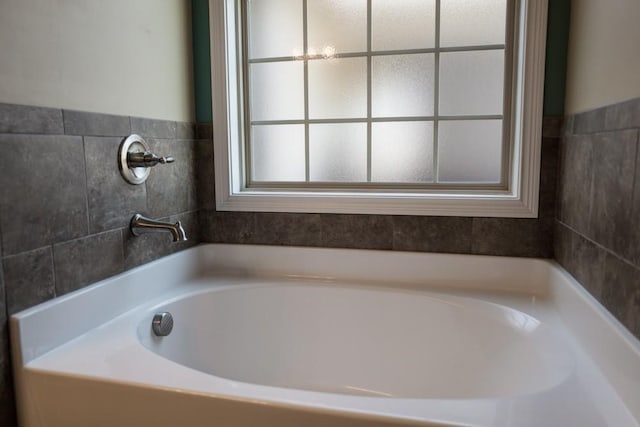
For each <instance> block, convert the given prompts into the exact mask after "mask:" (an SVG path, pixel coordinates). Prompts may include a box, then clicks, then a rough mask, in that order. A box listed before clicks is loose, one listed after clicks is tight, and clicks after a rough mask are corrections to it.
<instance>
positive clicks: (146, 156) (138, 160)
mask: <svg viewBox="0 0 640 427" xmlns="http://www.w3.org/2000/svg"><path fill="white" fill-rule="evenodd" d="M175 160H176V159H174V158H173V157H171V156H167V157H160V156H158V155H157V154H155V153H152V152H151V151H143V152H138V153H128V154H127V164H128V165H129V167H132V168H150V167H153V166H155V165H157V164H158V163H162V164H165V163H173V162H175Z"/></svg>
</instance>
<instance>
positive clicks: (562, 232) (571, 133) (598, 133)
mask: <svg viewBox="0 0 640 427" xmlns="http://www.w3.org/2000/svg"><path fill="white" fill-rule="evenodd" d="M566 123H567V125H566V128H565V134H564V137H563V138H562V142H561V150H560V151H561V155H560V158H561V161H560V162H561V166H560V173H559V181H558V187H559V188H558V214H557V218H556V224H555V230H556V232H555V242H554V246H555V254H556V258H557V260H558V262H559V263H560V264H561V265H563V266H564V267H565V268H566V269H567V271H569V272H570V273H571V274H572V275H573V276H574V277H575V278H576V279H577V280H578V281H579V282H580V283H581V284H582V285H583V286H584V287H585V288H586V289H587V290H588V291H589V292H590V293H591V294H592V295H593V296H594V297H595V298H596V299H598V300H599V301H600V302H601V303H602V304H603V305H604V306H605V307H606V308H607V309H608V310H609V311H610V312H611V313H613V315H614V316H616V317H617V318H618V320H620V322H621V323H622V324H624V325H625V326H626V327H627V328H628V329H629V330H630V331H631V332H632V333H634V334H635V335H636V336H637V337H638V338H640V225H639V224H638V220H640V98H636V99H633V100H629V101H626V102H622V103H619V104H615V105H610V106H606V107H602V108H599V109H597V110H593V111H588V112H585V113H581V114H577V115H575V116H573V117H568V118H567V120H566Z"/></svg>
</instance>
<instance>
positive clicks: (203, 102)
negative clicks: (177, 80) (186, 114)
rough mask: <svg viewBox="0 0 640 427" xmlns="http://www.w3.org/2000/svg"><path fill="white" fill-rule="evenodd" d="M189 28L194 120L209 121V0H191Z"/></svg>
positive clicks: (199, 121)
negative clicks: (194, 106)
mask: <svg viewBox="0 0 640 427" xmlns="http://www.w3.org/2000/svg"><path fill="white" fill-rule="evenodd" d="M191 30H192V42H193V85H194V93H195V103H196V121H197V122H198V123H209V122H211V121H212V118H213V115H212V112H211V48H210V38H209V0H191Z"/></svg>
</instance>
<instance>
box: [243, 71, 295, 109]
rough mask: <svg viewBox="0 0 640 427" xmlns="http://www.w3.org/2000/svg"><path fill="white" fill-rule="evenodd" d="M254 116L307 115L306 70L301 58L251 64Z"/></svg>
mask: <svg viewBox="0 0 640 427" xmlns="http://www.w3.org/2000/svg"><path fill="white" fill-rule="evenodd" d="M249 70H250V74H251V84H250V90H251V119H252V120H292V119H303V118H304V71H303V64H302V62H300V61H289V62H270V63H258V64H250V67H249Z"/></svg>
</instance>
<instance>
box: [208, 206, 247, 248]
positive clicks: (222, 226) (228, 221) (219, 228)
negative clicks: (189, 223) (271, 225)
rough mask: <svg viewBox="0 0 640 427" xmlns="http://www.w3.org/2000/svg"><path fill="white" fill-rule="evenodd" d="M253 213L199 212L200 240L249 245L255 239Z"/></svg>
mask: <svg viewBox="0 0 640 427" xmlns="http://www.w3.org/2000/svg"><path fill="white" fill-rule="evenodd" d="M254 216H255V213H254V212H217V211H214V210H204V209H203V210H202V211H200V227H201V230H202V234H201V238H202V241H203V242H209V243H245V244H251V243H253V242H254V238H255V232H256V231H255V229H256V227H255V218H254Z"/></svg>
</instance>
